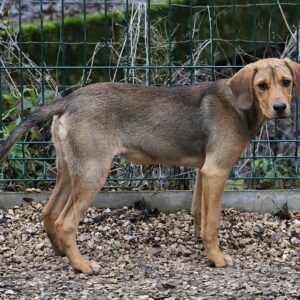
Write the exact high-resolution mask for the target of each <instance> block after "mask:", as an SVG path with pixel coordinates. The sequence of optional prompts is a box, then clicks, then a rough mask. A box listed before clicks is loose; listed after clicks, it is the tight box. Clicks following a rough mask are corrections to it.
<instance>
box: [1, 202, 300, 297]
mask: <svg viewBox="0 0 300 300" xmlns="http://www.w3.org/2000/svg"><path fill="white" fill-rule="evenodd" d="M41 210H42V204H40V203H32V204H31V205H30V206H27V207H26V208H15V209H5V210H0V299H40V300H46V299H49V300H50V299H97V300H99V299H157V300H158V299H300V214H299V213H295V214H293V216H292V218H291V219H290V220H282V219H280V218H279V217H278V216H277V217H274V216H271V215H269V214H264V215H258V214H250V213H238V212H236V211H234V210H225V211H224V212H223V220H222V227H221V231H220V238H221V247H222V248H224V249H226V250H227V252H228V253H229V254H230V255H232V257H233V259H234V262H235V264H234V266H233V267H231V268H226V269H215V268H212V267H210V266H209V264H208V262H207V259H206V258H205V256H204V251H203V244H202V241H201V239H199V238H197V237H196V235H195V231H194V228H193V220H192V217H191V216H190V214H189V213H187V212H178V213H174V214H165V213H162V212H158V211H146V210H134V209H127V208H124V209H118V210H112V211H111V210H109V209H107V210H103V209H94V208H91V209H89V211H88V213H87V215H86V216H85V218H84V220H83V221H82V223H81V225H80V230H79V231H80V233H79V234H78V243H79V245H80V248H81V251H82V252H83V253H84V254H85V255H86V256H87V257H89V258H90V259H92V260H95V261H97V262H98V263H99V264H100V266H101V269H100V272H99V274H97V275H94V276H87V275H83V274H76V273H74V272H73V270H72V269H71V268H70V267H69V266H68V264H66V262H65V261H66V259H65V258H62V257H55V256H54V255H53V253H52V250H51V248H50V244H49V241H48V239H47V238H46V235H45V232H44V230H43V226H42V218H41Z"/></svg>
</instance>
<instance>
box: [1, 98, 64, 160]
mask: <svg viewBox="0 0 300 300" xmlns="http://www.w3.org/2000/svg"><path fill="white" fill-rule="evenodd" d="M66 105H67V101H65V100H64V99H58V100H55V101H53V102H51V103H49V104H47V105H44V106H40V107H38V108H37V109H36V110H35V111H34V112H33V113H32V114H30V115H29V116H28V117H27V118H26V119H25V120H24V121H22V122H21V123H20V124H19V125H18V126H17V127H16V128H15V129H14V130H13V132H12V133H11V134H10V135H9V137H8V138H7V139H6V140H5V141H4V142H3V143H2V144H1V145H0V161H1V160H3V159H4V158H5V157H6V155H7V153H8V152H9V150H10V149H11V148H12V147H13V146H14V144H15V143H16V142H17V141H18V140H19V139H20V138H21V137H22V136H23V135H24V134H25V133H26V132H27V131H28V130H29V129H30V128H31V127H33V126H34V125H35V124H38V123H40V122H45V121H47V120H49V119H51V118H52V117H53V116H54V115H61V114H62V113H64V111H65V109H66Z"/></svg>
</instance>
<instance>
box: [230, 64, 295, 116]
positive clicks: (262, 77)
mask: <svg viewBox="0 0 300 300" xmlns="http://www.w3.org/2000/svg"><path fill="white" fill-rule="evenodd" d="M228 84H229V87H230V89H231V91H232V93H233V94H234V96H235V97H236V100H237V105H238V107H239V108H240V109H242V110H247V109H250V108H251V107H252V106H253V105H256V106H257V107H258V109H259V110H260V111H261V112H262V114H263V115H264V117H265V118H267V119H276V118H287V117H289V116H290V115H291V99H292V95H293V93H295V95H296V96H297V97H298V98H300V65H299V64H297V63H295V62H293V61H292V60H290V59H277V58H268V59H262V60H259V61H257V62H255V63H252V64H249V65H247V66H245V67H244V68H243V69H241V70H240V71H239V72H237V73H236V74H235V75H234V76H233V77H232V78H231V79H230V80H229V82H228Z"/></svg>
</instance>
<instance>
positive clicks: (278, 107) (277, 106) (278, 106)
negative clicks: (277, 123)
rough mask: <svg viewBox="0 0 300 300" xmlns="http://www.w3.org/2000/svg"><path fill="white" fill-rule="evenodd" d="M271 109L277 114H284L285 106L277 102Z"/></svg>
mask: <svg viewBox="0 0 300 300" xmlns="http://www.w3.org/2000/svg"><path fill="white" fill-rule="evenodd" d="M273 109H274V110H275V111H276V112H277V113H279V114H281V113H284V111H285V110H286V104H285V103H283V102H277V103H275V104H274V105H273Z"/></svg>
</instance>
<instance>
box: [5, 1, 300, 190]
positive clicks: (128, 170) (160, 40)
mask: <svg viewBox="0 0 300 300" xmlns="http://www.w3.org/2000/svg"><path fill="white" fill-rule="evenodd" d="M299 13H300V1H292V0H291V1H283V0H282V1H266V0H251V1H250V0H249V1H243V0H231V1H223V0H222V1H221V0H215V1H213V0H206V1H205V0H201V1H200V0H199V1H197V0H194V1H192V0H159V1H150V0H143V1H142V0H140V1H138V0H132V1H129V0H119V1H108V0H3V1H2V4H0V115H1V120H0V130H1V138H4V137H5V136H7V135H8V134H9V133H10V132H11V131H12V130H13V128H14V127H15V126H16V125H17V124H18V123H19V122H20V120H22V119H23V118H25V117H26V116H27V115H28V114H29V113H30V111H31V109H32V108H33V107H34V106H36V105H43V104H45V103H48V102H49V101H51V100H53V99H54V98H55V97H57V96H58V95H62V96H63V95H66V94H68V93H70V92H71V91H73V90H74V89H76V88H78V87H80V86H83V85H86V84H89V83H92V82H99V81H120V82H126V83H129V84H131V83H135V84H148V85H150V84H153V85H163V86H171V85H184V84H194V83H197V82H201V81H211V80H217V79H219V78H226V77H229V76H231V75H232V74H234V73H235V72H236V71H237V70H238V69H239V68H241V67H242V66H243V65H245V64H246V63H249V62H253V61H256V60H257V59H259V58H266V57H290V58H292V59H293V60H296V61H299ZM294 100H295V101H294V116H293V118H292V119H291V120H284V121H283V120H282V121H281V120H277V121H274V122H269V123H268V124H267V125H266V126H264V128H263V129H262V130H261V131H260V132H259V133H258V135H257V136H256V137H255V139H254V140H253V141H252V143H251V145H250V147H249V148H248V149H247V150H246V151H245V152H244V153H243V155H242V156H241V158H240V160H239V161H238V162H237V163H236V164H235V166H234V168H233V169H232V172H231V174H230V177H229V180H228V188H229V189H232V188H235V189H248V188H295V187H298V182H299V180H300V174H299V149H298V143H299V141H300V139H299V126H298V123H299V114H298V110H299V107H298V103H297V101H296V99H294ZM49 125H50V124H45V125H44V126H43V127H41V128H33V129H32V130H31V131H30V132H29V133H28V134H27V136H26V137H25V138H24V139H23V140H22V141H20V142H19V143H17V145H16V146H15V147H14V149H13V150H12V152H11V154H10V155H9V159H8V162H5V163H2V164H1V166H0V184H1V187H2V189H6V190H20V189H24V188H26V187H28V186H36V187H42V188H48V187H51V186H52V185H53V182H54V181H55V178H56V169H55V150H54V147H53V143H52V142H51V136H50V126H49ZM194 175H195V171H194V170H193V169H191V168H186V167H170V166H147V167H145V166H140V165H136V164H133V163H130V162H127V161H126V160H124V159H122V158H120V157H116V158H115V160H114V162H113V166H112V170H111V174H110V176H109V179H108V180H107V183H106V186H105V188H106V189H110V190H119V189H123V190H124V189H135V190H139V189H190V188H192V186H193V183H194Z"/></svg>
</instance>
